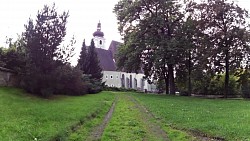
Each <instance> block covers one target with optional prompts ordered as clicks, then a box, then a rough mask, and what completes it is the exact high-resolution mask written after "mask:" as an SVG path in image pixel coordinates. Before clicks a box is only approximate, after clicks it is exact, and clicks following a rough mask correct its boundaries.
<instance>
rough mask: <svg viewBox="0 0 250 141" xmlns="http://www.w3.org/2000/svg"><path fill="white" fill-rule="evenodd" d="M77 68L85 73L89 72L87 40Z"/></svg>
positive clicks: (83, 45) (83, 44)
mask: <svg viewBox="0 0 250 141" xmlns="http://www.w3.org/2000/svg"><path fill="white" fill-rule="evenodd" d="M77 66H78V67H79V68H80V70H82V71H83V73H87V72H89V71H88V69H89V60H88V54H87V47H86V44H85V40H84V41H83V43H82V48H81V52H80V57H79V59H78V63H77Z"/></svg>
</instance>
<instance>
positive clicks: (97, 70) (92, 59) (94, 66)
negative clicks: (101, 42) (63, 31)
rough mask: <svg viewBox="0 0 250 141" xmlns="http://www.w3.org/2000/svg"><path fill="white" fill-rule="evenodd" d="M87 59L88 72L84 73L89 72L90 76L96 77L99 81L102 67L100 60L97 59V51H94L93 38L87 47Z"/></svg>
mask: <svg viewBox="0 0 250 141" xmlns="http://www.w3.org/2000/svg"><path fill="white" fill-rule="evenodd" d="M87 60H88V61H89V66H88V68H89V72H86V74H90V75H91V76H90V78H93V79H96V80H99V81H101V79H102V77H103V74H102V68H101V67H100V63H99V62H100V61H99V59H98V56H97V53H96V51H95V43H94V40H93V39H92V40H91V44H90V46H89V49H88V59H87Z"/></svg>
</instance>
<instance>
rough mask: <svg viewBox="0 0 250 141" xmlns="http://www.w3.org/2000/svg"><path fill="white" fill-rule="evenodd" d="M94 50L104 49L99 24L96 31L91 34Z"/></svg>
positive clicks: (102, 35)
mask: <svg viewBox="0 0 250 141" xmlns="http://www.w3.org/2000/svg"><path fill="white" fill-rule="evenodd" d="M93 36H94V42H95V47H96V48H101V49H105V38H104V33H103V32H102V31H101V23H100V21H99V23H98V24H97V30H96V31H95V32H94V33H93Z"/></svg>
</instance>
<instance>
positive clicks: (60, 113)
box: [0, 87, 114, 141]
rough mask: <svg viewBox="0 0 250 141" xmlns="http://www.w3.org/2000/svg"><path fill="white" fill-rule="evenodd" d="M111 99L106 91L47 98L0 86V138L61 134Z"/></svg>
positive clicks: (22, 139) (42, 137)
mask: <svg viewBox="0 0 250 141" xmlns="http://www.w3.org/2000/svg"><path fill="white" fill-rule="evenodd" d="M113 100H114V95H113V94H111V93H109V92H102V93H101V94H95V95H86V96H76V97H69V96H57V97H55V98H53V99H49V100H48V99H41V98H38V97H34V96H31V95H28V94H26V93H24V92H23V91H22V90H20V89H14V88H6V87H0V115H1V116H0V129H1V130H0V140H1V141H8V140H15V141H18V140H20V141H28V140H35V139H37V140H42V141H43V140H51V139H53V138H54V139H55V138H57V137H63V136H65V134H66V133H68V132H69V133H70V132H71V130H72V128H74V126H76V125H79V124H80V123H84V121H85V120H88V119H89V118H87V117H91V116H93V114H97V113H98V111H101V109H106V110H107V109H108V108H109V107H110V106H111V103H112V101H113ZM72 134H73V133H72Z"/></svg>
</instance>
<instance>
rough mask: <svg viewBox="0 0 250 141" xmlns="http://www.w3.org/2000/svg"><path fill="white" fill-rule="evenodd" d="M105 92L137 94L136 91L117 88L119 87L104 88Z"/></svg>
mask: <svg viewBox="0 0 250 141" xmlns="http://www.w3.org/2000/svg"><path fill="white" fill-rule="evenodd" d="M104 90H105V91H117V92H136V91H137V90H136V89H126V88H122V87H121V88H117V87H108V86H105V87H104Z"/></svg>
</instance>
